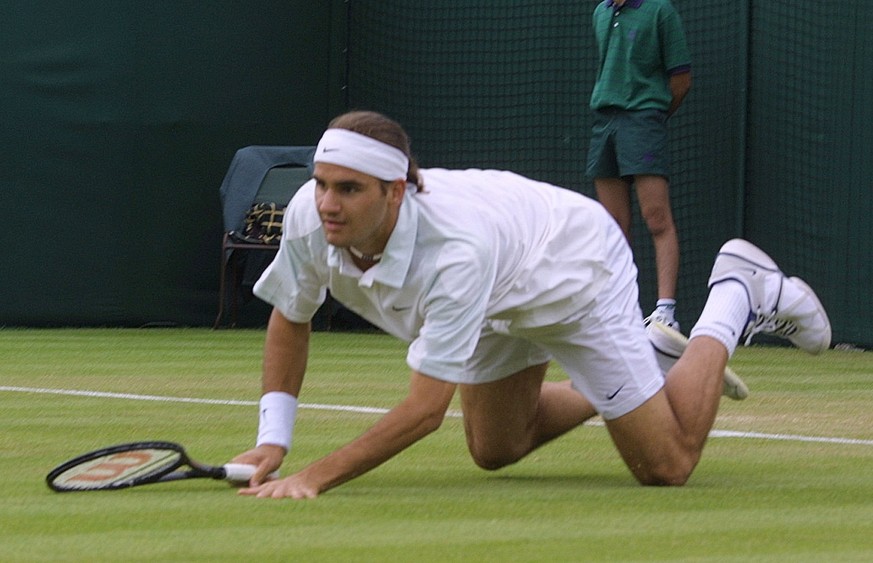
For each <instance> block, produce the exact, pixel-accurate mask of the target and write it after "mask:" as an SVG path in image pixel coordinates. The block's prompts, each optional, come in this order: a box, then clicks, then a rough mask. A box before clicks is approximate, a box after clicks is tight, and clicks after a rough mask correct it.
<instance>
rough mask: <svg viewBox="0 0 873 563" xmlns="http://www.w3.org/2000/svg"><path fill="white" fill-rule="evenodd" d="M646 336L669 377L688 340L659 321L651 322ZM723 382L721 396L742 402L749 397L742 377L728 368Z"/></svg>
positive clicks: (660, 365)
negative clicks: (669, 372)
mask: <svg viewBox="0 0 873 563" xmlns="http://www.w3.org/2000/svg"><path fill="white" fill-rule="evenodd" d="M646 334H647V335H648V337H649V342H651V343H652V347H653V348H654V349H655V356H656V357H657V358H658V366H659V367H660V368H661V373H663V374H664V375H667V372H668V371H670V368H672V367H673V364H675V363H676V361H677V360H678V359H679V357H680V356H681V355H682V352H684V351H685V347H686V346H688V339H687V338H685V336H683V335H682V333H681V332H679V331H677V330H674V329H672V328H670V327H669V326H667V325H665V324H663V323H660V322H657V321H653V322H650V323H649V324H648V325H647V326H646ZM723 381H724V384H723V386H722V390H721V394H722V395H724V396H725V397H728V398H730V399H733V400H735V401H742V400H743V399H745V398H746V397H748V396H749V388H748V386H747V385H746V384H745V382H743V380H742V379H740V376H738V375H737V374H736V373H734V370H732V369H731V368H729V367H727V366H725V368H724V378H723Z"/></svg>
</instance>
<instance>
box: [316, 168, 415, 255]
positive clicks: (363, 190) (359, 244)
mask: <svg viewBox="0 0 873 563" xmlns="http://www.w3.org/2000/svg"><path fill="white" fill-rule="evenodd" d="M312 176H313V178H315V205H316V208H317V209H318V214H319V216H320V217H321V225H322V229H323V230H324V235H325V237H326V238H327V242H329V243H330V244H332V245H334V246H338V247H340V248H347V247H349V246H354V247H355V248H356V249H358V250H360V251H361V252H364V253H365V254H376V253H379V252H382V250H384V249H385V245H386V244H387V243H388V237H390V236H391V232H392V231H393V230H394V225H395V223H396V222H397V212H398V210H399V208H400V202H401V201H402V200H403V193H404V191H405V189H406V183H405V182H403V181H396V182H390V183H389V182H383V181H382V180H379V179H378V178H374V177H373V176H369V175H367V174H364V173H363V172H358V171H357V170H352V169H350V168H346V167H344V166H338V165H336V164H327V163H324V162H319V163H317V164H316V165H315V173H314V174H313V175H312Z"/></svg>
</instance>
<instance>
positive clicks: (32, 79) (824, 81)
mask: <svg viewBox="0 0 873 563" xmlns="http://www.w3.org/2000/svg"><path fill="white" fill-rule="evenodd" d="M244 4H245V5H244V6H243V3H237V2H228V1H218V2H213V3H199V2H175V3H169V2H159V3H157V4H156V5H148V6H145V5H142V4H137V3H132V2H127V1H119V2H114V3H106V2H94V1H88V0H85V1H83V2H78V3H75V5H74V6H71V5H69V4H68V3H62V2H40V1H37V2H33V3H20V2H9V1H6V2H0V6H2V14H0V16H2V22H0V32H2V33H0V71H2V74H0V75H2V76H3V79H2V80H0V99H2V101H3V105H4V109H3V111H4V120H3V127H2V128H0V139H2V143H3V149H4V163H3V165H2V168H0V213H2V214H3V218H4V219H5V221H4V227H5V229H4V231H3V234H2V235H0V241H2V244H3V248H4V258H3V262H2V272H0V292H2V295H3V296H4V299H3V300H2V301H0V325H7V326H10V325H11V326H42V325H64V326H67V325H112V326H138V325H141V324H146V323H161V322H172V323H177V324H188V325H208V324H211V321H212V320H213V318H214V314H215V312H216V301H217V291H218V268H219V260H220V256H219V251H218V247H219V243H220V234H221V213H220V208H219V201H218V195H217V193H218V185H219V183H220V181H221V178H222V177H223V175H224V173H225V171H226V169H227V165H228V164H229V161H230V159H231V157H232V156H233V153H234V151H235V150H236V149H238V148H240V147H242V146H245V145H249V144H285V145H310V144H313V143H314V142H315V141H316V140H317V139H318V136H319V134H320V132H321V130H322V128H323V127H324V125H325V124H326V123H327V121H328V120H329V119H330V117H332V116H333V115H334V114H336V113H339V112H340V111H343V110H344V109H375V110H379V111H383V112H385V113H387V114H388V115H390V116H392V117H394V118H396V119H397V120H399V121H400V122H401V123H403V124H404V125H405V126H406V127H407V129H408V130H409V132H410V134H411V136H412V138H413V149H414V151H415V153H416V155H417V156H418V158H419V161H420V163H421V165H422V166H424V167H428V166H447V167H468V166H469V167H497V168H507V169H511V170H515V171H517V172H520V173H523V174H526V175H529V176H531V177H534V178H538V179H542V180H546V181H549V182H552V183H555V184H558V185H561V186H564V187H566V188H568V189H573V190H577V191H580V192H582V193H585V194H588V195H591V194H592V187H591V184H590V182H589V181H588V180H587V179H586V178H585V176H584V168H585V166H584V163H585V154H586V151H587V147H588V136H589V127H590V113H589V110H588V97H589V94H590V92H591V87H592V85H593V82H594V78H595V72H596V65H597V54H596V48H595V45H594V39H593V35H592V32H591V12H592V11H593V9H594V7H595V5H596V2H594V1H591V2H558V1H556V0H539V1H537V2H519V1H510V0H484V1H483V0H480V1H476V2H473V1H470V0H429V1H422V0H348V1H342V0H330V1H326V2H315V3H313V2H302V1H300V2H296V1H292V2H271V1H263V0H262V1H255V2H249V3H244ZM674 4H675V5H676V7H677V9H678V10H679V12H680V14H681V15H682V18H683V21H684V22H685V27H686V31H687V33H688V39H689V46H690V49H691V53H692V62H693V76H694V84H693V88H692V91H691V93H690V94H689V96H688V98H687V99H686V101H685V104H684V105H683V106H682V108H681V109H680V110H679V112H678V113H677V114H676V115H675V116H674V117H673V118H672V119H671V148H672V157H673V176H672V178H671V190H672V196H673V202H674V213H675V215H676V221H677V226H678V228H679V236H680V242H681V248H682V262H681V273H680V282H679V295H678V298H679V303H680V313H679V320H680V321H681V322H682V325H683V327H684V328H685V329H686V330H687V329H690V327H691V325H692V324H693V321H694V319H695V318H696V317H697V315H698V314H699V312H700V309H701V308H702V305H703V302H704V299H705V296H706V287H705V286H706V279H707V276H708V273H709V269H710V267H711V263H712V258H713V256H714V254H715V252H716V251H717V249H718V247H719V246H720V245H721V244H722V243H723V242H724V241H725V240H727V239H729V238H731V237H734V236H738V235H742V236H745V237H747V238H749V239H750V240H752V241H753V242H755V243H756V244H758V245H760V246H761V247H763V248H764V249H765V250H766V251H767V252H769V253H770V254H771V255H773V256H774V258H776V260H777V261H778V262H779V263H780V264H781V265H782V266H783V268H784V269H785V270H786V272H788V273H789V274H799V275H802V276H803V277H804V278H806V279H807V280H808V281H809V282H810V283H811V285H813V286H814V287H815V288H816V289H817V290H818V291H819V293H820V295H821V297H822V300H823V302H824V303H825V305H826V306H827V308H828V311H829V313H830V315H831V318H832V321H833V324H834V341H835V342H850V343H856V344H862V345H867V346H869V345H873V334H871V332H870V331H869V330H868V329H866V327H865V326H864V320H865V319H866V317H867V316H868V315H869V314H870V313H871V312H873V297H871V293H870V292H869V291H866V289H867V288H868V286H869V282H868V280H869V279H870V277H871V274H873V271H871V270H873V265H871V262H873V219H871V217H873V198H871V196H873V186H871V180H870V178H871V177H873V133H871V126H870V124H871V123H873V120H871V112H873V109H871V108H873V46H871V42H870V41H869V40H868V35H869V33H868V27H869V22H870V21H873V20H871V16H873V13H871V11H873V8H871V7H870V5H868V4H867V3H864V2H861V1H860V0H851V1H849V2H843V3H840V4H839V7H838V8H837V7H835V6H830V5H829V4H827V3H824V2H820V1H819V2H813V1H810V0H801V1H797V2H791V3H786V2H782V3H774V2H763V1H760V0H751V1H741V2H737V1H736V0H701V1H697V2H692V1H691V0H675V1H674ZM507 220H511V218H508V219H507ZM633 235H634V250H635V254H636V256H637V263H638V265H639V268H640V283H641V301H642V306H643V309H644V310H646V312H647V311H648V309H650V308H651V307H652V306H653V304H654V299H655V286H654V279H655V276H654V256H653V251H652V248H651V242H650V237H649V236H648V234H647V232H646V230H645V227H644V225H643V224H642V222H641V220H640V219H639V217H637V218H636V220H635V223H634V229H633ZM567 236H568V237H569V236H573V233H567Z"/></svg>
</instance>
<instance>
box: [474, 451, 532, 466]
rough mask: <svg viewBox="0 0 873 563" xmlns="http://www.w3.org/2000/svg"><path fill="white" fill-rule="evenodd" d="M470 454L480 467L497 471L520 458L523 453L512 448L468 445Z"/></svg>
mask: <svg viewBox="0 0 873 563" xmlns="http://www.w3.org/2000/svg"><path fill="white" fill-rule="evenodd" d="M470 456H471V457H472V458H473V463H475V464H476V465H477V466H478V467H480V468H481V469H485V470H486V471H497V470H498V469H502V468H504V467H506V466H508V465H512V464H513V463H515V462H517V461H518V460H520V459H521V458H522V457H524V454H523V453H521V452H519V451H516V450H515V449H513V448H500V449H497V448H493V447H485V448H477V447H475V446H471V447H470Z"/></svg>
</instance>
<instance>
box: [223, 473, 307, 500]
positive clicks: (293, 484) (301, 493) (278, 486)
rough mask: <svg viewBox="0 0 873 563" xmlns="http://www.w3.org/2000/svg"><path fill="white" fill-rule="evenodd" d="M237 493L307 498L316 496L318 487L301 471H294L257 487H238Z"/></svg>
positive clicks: (267, 496) (261, 496)
mask: <svg viewBox="0 0 873 563" xmlns="http://www.w3.org/2000/svg"><path fill="white" fill-rule="evenodd" d="M239 494H241V495H249V496H256V497H258V498H277V499H278V498H293V499H308V498H315V497H316V496H318V487H317V486H315V485H313V484H312V483H309V482H308V481H307V480H306V479H305V478H304V477H303V476H302V474H301V473H295V474H294V475H290V476H288V477H285V478H284V479H277V480H275V481H268V482H266V483H264V484H263V485H260V486H258V487H249V488H246V489H240V491H239Z"/></svg>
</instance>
